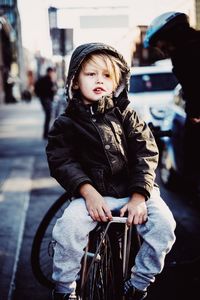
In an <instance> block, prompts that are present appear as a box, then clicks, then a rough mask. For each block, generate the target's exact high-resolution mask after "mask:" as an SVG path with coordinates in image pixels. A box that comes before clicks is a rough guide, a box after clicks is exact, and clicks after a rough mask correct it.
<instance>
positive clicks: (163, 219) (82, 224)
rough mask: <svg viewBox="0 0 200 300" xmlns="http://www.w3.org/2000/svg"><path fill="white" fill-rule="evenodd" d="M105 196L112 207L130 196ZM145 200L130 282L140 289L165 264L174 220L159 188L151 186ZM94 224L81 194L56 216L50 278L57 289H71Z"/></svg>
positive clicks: (172, 234)
mask: <svg viewBox="0 0 200 300" xmlns="http://www.w3.org/2000/svg"><path fill="white" fill-rule="evenodd" d="M105 200H106V202H107V204H108V205H109V207H110V209H111V210H113V209H120V208H121V207H122V206H123V205H124V204H126V203H127V201H128V200H129V198H120V199H115V198H112V197H105ZM146 204H147V210H148V221H147V222H146V223H144V224H142V225H137V230H138V233H139V234H140V236H141V237H142V239H143V243H142V246H141V248H140V250H139V252H138V254H137V256H136V260H135V265H134V266H133V268H132V283H133V285H134V286H135V287H136V288H138V289H140V290H145V289H146V288H147V287H148V286H149V284H150V283H151V282H154V280H155V275H156V274H158V273H160V272H161V271H162V269H163V267H164V260H165V256H166V254H167V253H168V252H169V251H170V249H171V247H172V245H173V244H174V242H175V235H174V230H175V221H174V218H173V216H172V213H171V211H170V210H169V208H168V206H167V205H166V203H165V202H164V201H163V200H162V199H161V198H160V192H159V189H158V188H155V189H154V190H153V192H152V194H151V197H150V199H149V200H148V201H147V202H146ZM96 225H97V222H95V221H93V220H92V218H91V217H90V216H89V214H88V211H87V208H86V205H85V201H84V199H83V198H79V199H75V200H73V201H72V202H71V203H70V205H69V206H68V207H67V208H66V209H65V211H64V213H63V215H62V217H61V218H59V219H58V220H57V222H56V224H55V226H54V228H53V239H54V240H55V241H56V246H55V254H54V259H53V275H52V278H53V280H54V281H55V282H56V289H57V291H58V292H64V293H71V292H72V291H74V289H75V287H76V284H75V280H76V278H77V274H78V272H79V270H80V261H81V258H82V256H83V254H84V250H83V249H84V248H85V246H86V245H87V242H88V234H89V232H90V231H91V230H93V229H94V228H95V226H96Z"/></svg>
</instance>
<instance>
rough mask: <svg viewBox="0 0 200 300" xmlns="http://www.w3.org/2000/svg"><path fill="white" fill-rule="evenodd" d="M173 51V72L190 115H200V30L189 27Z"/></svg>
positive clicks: (181, 35)
mask: <svg viewBox="0 0 200 300" xmlns="http://www.w3.org/2000/svg"><path fill="white" fill-rule="evenodd" d="M175 43H176V49H175V51H174V52H173V53H172V56H171V58H172V64H173V72H174V74H175V76H176V77H177V79H178V81H179V82H180V84H181V86H182V90H183V96H184V99H185V101H186V108H185V111H186V113H187V115H188V116H189V117H199V116H200V87H199V83H200V80H199V78H200V75H199V72H200V31H197V30H194V29H193V28H187V29H186V30H184V31H183V33H182V34H180V36H179V38H178V39H177V41H175Z"/></svg>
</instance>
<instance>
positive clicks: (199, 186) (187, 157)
mask: <svg viewBox="0 0 200 300" xmlns="http://www.w3.org/2000/svg"><path fill="white" fill-rule="evenodd" d="M144 46H145V47H146V48H147V47H150V46H151V47H155V48H157V49H158V50H159V51H161V52H162V53H163V54H164V56H165V57H169V58H171V61H172V65H173V73H174V74H175V76H176V77H177V79H178V81H179V83H180V84H181V86H182V91H183V98H184V100H185V112H186V121H185V129H184V140H183V164H184V178H186V180H187V183H188V187H189V191H191V192H192V195H194V197H195V201H197V203H200V202H199V201H200V143H199V137H200V89H199V75H198V73H199V70H200V31H197V30H195V29H194V28H191V27H190V25H189V21H188V16H187V15H185V14H184V13H180V12H167V13H164V14H162V15H160V16H158V17H157V18H155V19H154V20H153V21H152V23H151V25H150V26H149V28H148V30H147V33H146V36H145V40H144Z"/></svg>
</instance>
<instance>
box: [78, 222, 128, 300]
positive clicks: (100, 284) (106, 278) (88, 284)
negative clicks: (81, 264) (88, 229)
mask: <svg viewBox="0 0 200 300" xmlns="http://www.w3.org/2000/svg"><path fill="white" fill-rule="evenodd" d="M103 234H104V231H103V230H102V227H101V226H100V227H98V229H96V230H95V231H94V232H93V234H92V237H91V236H90V242H89V253H96V259H95V260H94V261H92V262H88V266H87V271H86V273H87V275H86V280H85V284H84V288H83V291H82V298H81V299H83V300H108V299H109V300H118V299H121V298H120V295H121V284H122V278H123V276H122V260H121V259H120V247H119V243H118V240H117V236H116V234H115V233H114V231H112V230H109V231H108V233H107V234H106V235H105V237H104V238H103V242H102V243H101V246H100V248H99V250H98V253H97V252H96V251H97V248H98V247H99V244H100V242H101V240H102V236H103Z"/></svg>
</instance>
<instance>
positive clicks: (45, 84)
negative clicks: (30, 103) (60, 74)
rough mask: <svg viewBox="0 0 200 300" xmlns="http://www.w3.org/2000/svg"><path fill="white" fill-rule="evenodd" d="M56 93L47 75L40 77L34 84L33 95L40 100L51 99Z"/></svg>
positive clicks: (53, 84)
mask: <svg viewBox="0 0 200 300" xmlns="http://www.w3.org/2000/svg"><path fill="white" fill-rule="evenodd" d="M55 92H56V85H55V83H54V82H53V81H52V80H51V78H50V77H49V76H48V75H45V76H43V77H40V78H39V79H38V80H37V81H36V83H35V94H36V96H38V97H39V98H41V99H45V98H48V99H51V100H53V97H54V95H55Z"/></svg>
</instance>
